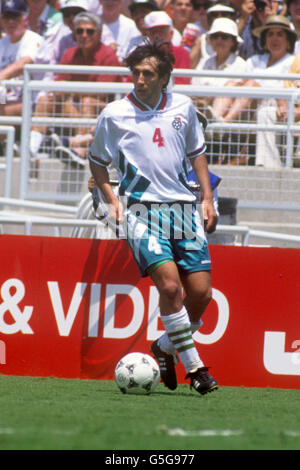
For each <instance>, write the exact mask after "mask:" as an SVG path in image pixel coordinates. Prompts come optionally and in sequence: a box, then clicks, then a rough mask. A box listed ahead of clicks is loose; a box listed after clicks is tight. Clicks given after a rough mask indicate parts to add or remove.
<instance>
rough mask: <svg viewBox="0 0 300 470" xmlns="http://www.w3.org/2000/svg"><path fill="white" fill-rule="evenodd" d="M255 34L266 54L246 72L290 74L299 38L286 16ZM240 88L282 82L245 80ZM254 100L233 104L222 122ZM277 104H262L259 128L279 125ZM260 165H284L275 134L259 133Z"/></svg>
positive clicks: (255, 58) (253, 60)
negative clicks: (277, 123)
mask: <svg viewBox="0 0 300 470" xmlns="http://www.w3.org/2000/svg"><path fill="white" fill-rule="evenodd" d="M253 34H254V35H255V36H256V37H257V38H259V40H260V46H261V48H262V49H263V50H264V51H265V52H264V53H263V54H256V55H254V56H253V57H251V58H249V59H248V60H247V61H246V69H245V72H247V73H251V74H253V75H254V76H255V74H256V73H261V72H265V73H266V74H268V75H274V74H285V73H288V71H289V69H290V67H291V64H292V62H293V60H294V57H295V56H294V46H295V42H296V39H297V34H296V32H295V31H294V28H293V26H292V24H291V23H290V22H289V20H288V19H287V18H286V17H285V16H282V15H273V16H269V17H268V18H267V21H266V23H265V25H264V26H260V27H258V28H256V29H254V30H253ZM239 86H247V87H249V86H255V87H266V88H268V89H270V87H274V88H275V87H280V86H283V81H281V80H270V79H269V80H268V79H265V80H263V79H259V80H241V81H240V82H239ZM251 102H252V99H251V98H246V97H245V98H236V99H235V100H234V101H233V103H232V102H231V101H230V104H227V105H226V106H224V108H223V111H222V112H221V110H219V113H220V115H219V116H218V120H220V119H222V120H223V121H224V122H232V121H234V120H236V119H237V118H238V117H239V116H240V114H241V113H242V112H243V111H245V110H246V109H249V107H250V104H251ZM277 112H278V110H277V102H276V100H275V99H273V98H267V99H263V100H260V102H259V104H258V106H257V122H258V124H260V123H262V124H267V123H269V124H270V123H275V122H276V119H277ZM256 137H257V138H256V165H259V166H264V167H266V168H280V166H281V161H280V155H279V151H278V148H277V145H276V136H275V134H274V132H265V131H264V132H262V131H258V132H257V134H256Z"/></svg>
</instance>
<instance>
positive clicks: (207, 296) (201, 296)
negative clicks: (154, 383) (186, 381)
mask: <svg viewBox="0 0 300 470" xmlns="http://www.w3.org/2000/svg"><path fill="white" fill-rule="evenodd" d="M181 281H182V284H183V286H184V290H185V293H186V297H185V301H184V303H185V306H186V308H187V310H188V312H189V317H190V321H191V325H192V326H193V327H192V330H193V332H195V331H197V330H198V329H199V327H200V325H201V316H202V315H203V313H204V312H205V310H206V308H207V306H208V304H209V302H210V300H211V297H212V289H211V274H210V271H197V272H193V273H188V274H184V275H183V276H181ZM197 326H198V328H197ZM186 378H190V380H191V387H193V388H194V389H195V390H197V392H199V393H201V394H204V393H207V392H211V391H213V390H215V389H217V388H218V384H217V381H216V380H215V379H214V378H213V377H212V376H211V375H210V374H209V373H208V367H206V366H205V365H204V364H203V365H202V366H201V367H198V368H196V369H194V370H190V371H189V372H188V373H187V376H186Z"/></svg>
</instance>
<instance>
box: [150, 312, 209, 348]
mask: <svg viewBox="0 0 300 470" xmlns="http://www.w3.org/2000/svg"><path fill="white" fill-rule="evenodd" d="M202 325H203V321H202V320H199V321H198V322H192V323H191V330H192V334H193V333H195V332H196V331H198V330H199V328H200V327H201V326H202ZM158 346H159V347H160V349H162V350H163V351H164V352H165V353H167V354H175V352H176V349H175V348H174V345H173V343H172V341H171V340H170V339H169V336H168V334H167V333H164V334H163V335H162V336H161V337H160V338H159V340H158Z"/></svg>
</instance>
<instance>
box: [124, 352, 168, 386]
mask: <svg viewBox="0 0 300 470" xmlns="http://www.w3.org/2000/svg"><path fill="white" fill-rule="evenodd" d="M159 379H160V373H159V367H158V364H157V362H156V361H155V359H153V357H151V356H149V355H148V354H144V353H140V352H134V353H130V354H127V355H126V356H124V357H122V359H121V360H120V361H119V362H118V364H117V365H116V368H115V380H116V384H117V385H118V387H119V389H120V390H121V392H122V393H131V394H139V395H149V393H151V392H153V390H154V389H155V388H156V386H157V384H158V382H159Z"/></svg>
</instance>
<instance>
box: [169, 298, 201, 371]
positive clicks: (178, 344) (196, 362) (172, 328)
mask: <svg viewBox="0 0 300 470" xmlns="http://www.w3.org/2000/svg"><path fill="white" fill-rule="evenodd" d="M161 319H162V322H163V324H164V327H165V329H166V332H167V334H168V336H169V339H170V340H171V342H172V343H173V346H174V348H175V349H176V351H177V352H178V353H179V356H180V359H181V361H182V363H183V365H184V367H185V369H186V371H187V372H190V371H192V370H195V369H198V368H199V367H203V366H204V364H203V362H202V361H201V359H200V357H199V354H198V351H197V349H196V348H195V344H194V341H193V338H192V330H191V323H190V319H189V316H188V313H187V310H186V308H185V307H182V309H181V310H180V311H179V312H177V313H172V314H171V315H162V316H161Z"/></svg>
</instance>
